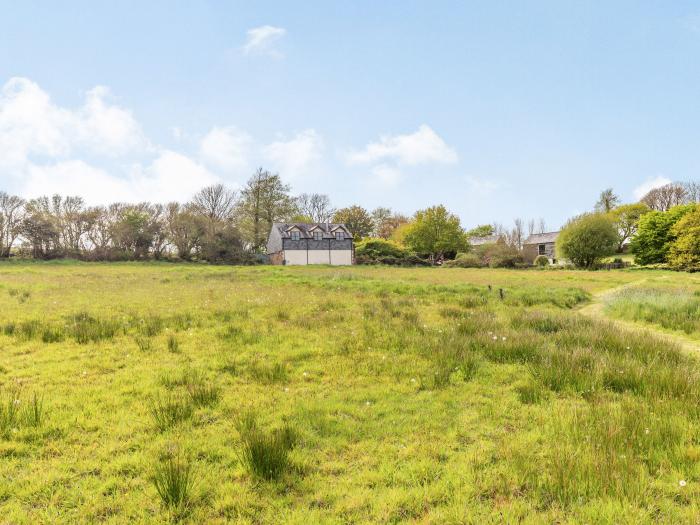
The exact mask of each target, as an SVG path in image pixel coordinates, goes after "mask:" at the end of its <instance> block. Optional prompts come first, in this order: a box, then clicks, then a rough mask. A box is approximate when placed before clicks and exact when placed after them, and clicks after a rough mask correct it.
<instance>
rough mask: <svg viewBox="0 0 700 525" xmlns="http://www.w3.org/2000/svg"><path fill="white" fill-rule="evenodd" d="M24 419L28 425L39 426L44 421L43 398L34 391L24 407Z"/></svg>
mask: <svg viewBox="0 0 700 525" xmlns="http://www.w3.org/2000/svg"><path fill="white" fill-rule="evenodd" d="M24 421H25V422H26V424H27V425H28V426H30V427H37V428H38V427H40V426H41V425H42V423H43V421H44V400H43V398H40V397H39V396H37V395H36V393H34V395H33V396H32V400H31V401H30V402H29V403H27V404H26V407H25V409H24Z"/></svg>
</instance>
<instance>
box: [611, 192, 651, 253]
mask: <svg viewBox="0 0 700 525" xmlns="http://www.w3.org/2000/svg"><path fill="white" fill-rule="evenodd" d="M650 211H651V210H650V209H649V206H647V205H646V204H644V203H641V202H638V203H636V204H623V205H622V206H618V207H617V208H615V209H614V210H612V211H611V212H610V218H611V219H612V221H613V223H615V226H616V227H617V234H618V241H617V251H618V252H621V251H622V246H623V245H624V244H625V242H626V241H627V240H628V239H631V238H632V237H634V236H635V234H636V233H637V227H638V226H639V219H641V217H642V215H644V214H645V213H648V212H650Z"/></svg>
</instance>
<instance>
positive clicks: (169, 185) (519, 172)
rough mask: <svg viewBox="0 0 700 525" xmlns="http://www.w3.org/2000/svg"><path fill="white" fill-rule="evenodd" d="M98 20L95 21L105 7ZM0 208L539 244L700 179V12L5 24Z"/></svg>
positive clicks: (74, 15)
mask: <svg viewBox="0 0 700 525" xmlns="http://www.w3.org/2000/svg"><path fill="white" fill-rule="evenodd" d="M98 4H99V5H98ZM0 12H1V13H2V16H1V17H0V86H2V88H0V89H1V90H2V91H0V188H2V189H5V190H7V191H11V192H15V193H20V194H22V195H24V196H27V197H32V196H37V195H40V194H44V193H53V192H60V193H79V194H82V195H84V196H85V197H86V198H87V200H88V201H89V202H90V203H98V202H109V201H111V200H152V201H166V200H170V199H179V200H184V199H187V198H188V196H189V195H191V193H193V192H194V191H195V190H196V189H197V188H199V187H201V186H203V185H206V184H210V183H212V182H217V181H222V182H225V183H227V184H229V185H231V186H234V187H235V186H238V185H241V184H242V183H243V182H244V181H245V180H246V179H247V178H248V176H249V175H250V173H251V172H252V171H253V170H254V169H255V168H256V167H257V166H259V165H262V166H264V167H266V168H269V169H271V170H273V171H279V173H280V175H281V176H282V177H283V179H285V180H286V181H287V182H289V183H290V184H291V185H292V186H293V189H294V191H295V192H312V191H317V192H321V193H327V194H329V195H330V196H331V198H332V200H333V202H334V204H335V205H336V206H344V205H348V204H353V203H359V204H362V205H364V206H366V207H368V208H372V207H375V206H378V205H383V206H390V207H392V208H394V209H396V210H398V211H402V212H404V213H412V212H413V211H415V210H416V209H418V208H422V207H426V206H429V205H432V204H437V203H443V204H445V205H446V206H447V207H448V208H450V209H451V210H453V211H454V212H456V213H457V214H459V215H460V217H461V218H462V221H463V223H464V225H465V226H471V225H475V224H477V223H486V222H493V221H498V222H502V223H504V224H510V223H511V222H512V220H513V219H514V218H515V217H523V218H526V219H527V218H539V217H543V218H544V219H545V220H546V223H547V225H548V226H549V227H550V228H556V227H558V226H559V225H560V224H561V223H562V222H564V221H565V220H566V218H567V217H569V216H571V215H572V214H575V213H579V212H581V211H585V210H587V209H589V208H591V207H592V205H593V203H594V202H595V200H596V198H597V194H598V193H599V192H600V190H602V189H604V188H606V187H609V186H612V187H613V188H614V189H615V190H616V191H617V192H618V193H619V194H620V195H621V196H622V197H623V199H624V200H628V201H631V200H634V199H635V196H637V195H639V194H640V192H641V191H642V188H644V187H650V186H652V185H654V184H659V183H662V182H664V181H667V180H697V179H698V175H697V174H698V168H699V167H700V148H698V144H699V139H700V105H699V104H698V97H699V95H700V60H698V57H700V3H698V2H602V1H601V2H570V3H569V2H493V1H491V2H427V1H423V2H410V1H400V2H399V1H395V2H389V1H387V2H369V1H368V2H352V3H351V2H342V3H341V2H328V1H323V2H321V1H319V2H312V1H305V2H247V3H239V2H179V3H176V2H126V1H123V2H69V1H66V2H61V3H56V2H30V1H27V2H0Z"/></svg>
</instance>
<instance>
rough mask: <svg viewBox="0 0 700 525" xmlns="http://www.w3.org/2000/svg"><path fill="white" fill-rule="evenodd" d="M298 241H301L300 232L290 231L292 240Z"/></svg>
mask: <svg viewBox="0 0 700 525" xmlns="http://www.w3.org/2000/svg"><path fill="white" fill-rule="evenodd" d="M299 239H301V232H300V231H299V230H293V231H292V240H293V241H298V240H299Z"/></svg>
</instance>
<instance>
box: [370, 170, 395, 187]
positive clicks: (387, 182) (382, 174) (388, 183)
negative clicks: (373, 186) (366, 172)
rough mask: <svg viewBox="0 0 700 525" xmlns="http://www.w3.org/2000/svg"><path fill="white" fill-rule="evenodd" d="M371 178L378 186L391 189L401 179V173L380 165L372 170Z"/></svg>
mask: <svg viewBox="0 0 700 525" xmlns="http://www.w3.org/2000/svg"><path fill="white" fill-rule="evenodd" d="M372 176H373V177H374V180H375V182H377V183H378V186H383V187H385V188H393V187H395V186H396V185H397V184H398V182H399V180H400V179H401V172H400V171H399V170H398V169H396V168H394V167H393V166H388V165H386V164H380V165H379V166H375V167H374V168H372Z"/></svg>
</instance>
